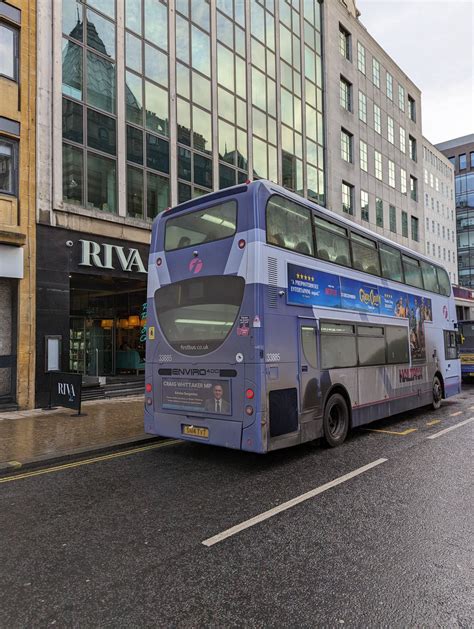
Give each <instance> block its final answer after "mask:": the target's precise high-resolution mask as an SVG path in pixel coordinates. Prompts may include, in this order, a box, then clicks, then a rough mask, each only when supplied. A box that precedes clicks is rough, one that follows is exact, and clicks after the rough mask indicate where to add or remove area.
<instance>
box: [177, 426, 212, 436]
mask: <svg viewBox="0 0 474 629" xmlns="http://www.w3.org/2000/svg"><path fill="white" fill-rule="evenodd" d="M181 432H182V434H183V435H191V436H192V437H202V438H204V439H208V438H209V428H203V427H202V426H188V425H184V426H183V427H182V430H181Z"/></svg>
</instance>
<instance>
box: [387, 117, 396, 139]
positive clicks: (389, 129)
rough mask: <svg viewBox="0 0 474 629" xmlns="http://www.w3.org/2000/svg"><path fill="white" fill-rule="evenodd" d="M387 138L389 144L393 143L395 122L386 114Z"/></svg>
mask: <svg viewBox="0 0 474 629" xmlns="http://www.w3.org/2000/svg"><path fill="white" fill-rule="evenodd" d="M387 139H388V141H389V142H390V144H395V124H394V122H393V118H391V117H390V116H387Z"/></svg>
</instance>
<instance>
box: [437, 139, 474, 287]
mask: <svg viewBox="0 0 474 629" xmlns="http://www.w3.org/2000/svg"><path fill="white" fill-rule="evenodd" d="M437 148H438V150H440V151H441V152H442V153H444V155H445V156H446V157H447V158H448V159H449V161H450V162H451V164H452V165H453V166H454V172H455V195H456V196H455V199H456V223H457V247H458V278H459V284H460V286H465V287H466V288H474V134H470V135H467V136H463V137H461V138H456V139H454V140H448V141H447V142H442V143H441V144H437Z"/></svg>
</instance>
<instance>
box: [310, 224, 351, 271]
mask: <svg viewBox="0 0 474 629" xmlns="http://www.w3.org/2000/svg"><path fill="white" fill-rule="evenodd" d="M314 226H315V229H316V248H317V255H318V258H320V259H321V260H328V261H329V262H335V263H336V264H342V265H343V266H350V265H351V253H350V248H349V239H348V237H347V230H346V229H344V227H340V226H339V225H336V224H335V223H331V222H330V221H325V220H324V219H322V218H319V217H318V216H315V217H314Z"/></svg>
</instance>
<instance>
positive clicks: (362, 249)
mask: <svg viewBox="0 0 474 629" xmlns="http://www.w3.org/2000/svg"><path fill="white" fill-rule="evenodd" d="M351 245H352V266H353V267H354V269H357V270H358V271H364V273H371V274H372V275H380V262H379V254H378V251H377V245H376V243H375V242H374V241H373V240H371V239H370V238H364V237H363V236H359V234H354V233H351Z"/></svg>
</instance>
